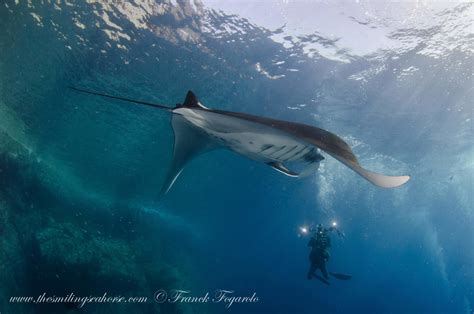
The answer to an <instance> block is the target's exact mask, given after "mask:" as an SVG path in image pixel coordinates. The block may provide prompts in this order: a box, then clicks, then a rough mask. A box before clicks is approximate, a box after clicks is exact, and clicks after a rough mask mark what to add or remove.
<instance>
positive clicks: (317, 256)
mask: <svg viewBox="0 0 474 314" xmlns="http://www.w3.org/2000/svg"><path fill="white" fill-rule="evenodd" d="M302 231H303V233H307V230H306V229H305V228H302ZM310 231H311V232H313V235H312V236H311V239H310V240H309V242H308V246H309V247H311V252H310V254H309V261H310V266H309V270H308V274H307V278H308V279H312V278H313V277H314V278H316V279H318V280H320V281H322V282H324V283H325V284H327V285H329V275H331V276H333V277H334V278H336V279H340V280H348V279H350V278H351V277H352V276H349V275H344V274H337V273H332V272H328V271H327V269H326V262H327V261H328V260H329V257H330V254H329V248H330V247H331V238H330V237H329V233H330V232H333V231H334V232H336V233H337V235H339V236H340V237H342V238H344V237H345V235H344V233H343V232H341V231H340V230H339V229H338V228H337V224H336V223H335V222H333V223H332V225H331V227H329V228H324V227H323V225H322V224H318V225H317V227H316V229H311V230H310ZM318 269H319V270H320V271H321V273H322V275H323V277H321V276H319V275H317V274H316V271H317V270H318Z"/></svg>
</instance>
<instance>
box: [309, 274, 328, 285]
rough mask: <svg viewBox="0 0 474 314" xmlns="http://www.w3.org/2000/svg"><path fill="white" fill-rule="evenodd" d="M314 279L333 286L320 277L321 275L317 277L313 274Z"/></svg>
mask: <svg viewBox="0 0 474 314" xmlns="http://www.w3.org/2000/svg"><path fill="white" fill-rule="evenodd" d="M313 277H314V278H316V279H318V280H319V281H322V282H323V283H325V284H326V285H328V286H330V285H331V284H330V283H329V281H327V280H326V279H324V278H323V277H321V276H319V275H316V274H313Z"/></svg>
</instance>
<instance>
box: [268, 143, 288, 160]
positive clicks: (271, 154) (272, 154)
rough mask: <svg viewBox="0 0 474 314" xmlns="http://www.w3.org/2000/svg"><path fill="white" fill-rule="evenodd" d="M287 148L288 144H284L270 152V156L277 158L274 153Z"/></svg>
mask: <svg viewBox="0 0 474 314" xmlns="http://www.w3.org/2000/svg"><path fill="white" fill-rule="evenodd" d="M285 148H286V145H283V146H282V147H280V148H279V149H277V150H276V151H274V152H272V153H270V154H269V155H268V156H270V157H273V158H276V157H275V156H274V155H275V154H276V153H278V152H280V151H282V150H284V149H285Z"/></svg>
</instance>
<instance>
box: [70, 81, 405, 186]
mask: <svg viewBox="0 0 474 314" xmlns="http://www.w3.org/2000/svg"><path fill="white" fill-rule="evenodd" d="M69 88H71V89H74V90H76V91H79V92H83V93H88V94H92V95H98V96H102V97H107V98H112V99H118V100H122V101H127V102H131V103H135V104H140V105H146V106H151V107H154V108H158V109H161V110H165V111H168V112H170V113H171V114H172V118H171V124H172V126H173V131H174V135H175V138H174V152H173V159H172V162H171V166H170V168H169V171H168V174H167V176H166V179H165V183H164V185H163V187H162V190H161V192H162V193H163V194H166V193H167V192H168V191H169V190H170V188H171V187H172V186H173V184H174V182H175V181H176V179H177V178H178V176H179V174H180V173H181V171H182V170H183V168H184V166H185V165H186V164H187V163H189V162H190V161H191V160H192V159H194V158H195V157H196V156H198V155H200V154H203V153H205V152H208V151H211V150H214V149H217V148H227V149H229V150H231V151H234V152H236V153H237V154H239V155H242V156H245V157H247V158H250V159H252V160H256V161H258V162H261V163H264V164H266V165H268V166H270V167H272V168H273V169H275V170H276V171H278V172H281V173H283V174H285V175H287V176H289V177H295V178H297V177H303V176H307V175H309V174H311V173H313V172H314V171H313V170H316V169H317V168H318V166H319V163H320V162H321V161H322V160H324V157H323V156H322V155H321V152H325V153H326V154H328V155H330V156H332V157H333V158H335V159H337V160H338V161H340V162H341V163H343V164H344V165H346V166H347V167H349V168H350V169H352V170H353V171H355V172H356V173H357V174H359V175H360V176H361V177H363V178H364V179H366V180H367V181H369V182H370V183H372V184H374V185H376V186H379V187H382V188H394V187H398V186H401V185H403V184H404V183H406V182H407V181H408V180H409V179H410V177H409V176H407V175H403V176H388V175H383V174H379V173H375V172H371V171H368V170H366V169H364V168H363V167H362V166H361V165H360V164H359V161H358V160H357V158H356V156H355V155H354V153H353V152H352V150H351V148H350V147H349V145H348V144H347V143H346V142H345V141H344V140H343V139H341V138H340V137H339V136H337V135H335V134H333V133H331V132H329V131H326V130H324V129H321V128H318V127H315V126H310V125H306V124H302V123H296V122H289V121H283V120H276V119H271V118H266V117H261V116H255V115H250V114H246V113H239V112H232V111H224V110H216V109H209V108H206V107H205V106H204V105H203V104H202V103H201V102H200V101H199V100H198V98H197V97H196V95H195V94H194V93H193V92H192V91H188V93H187V95H186V98H185V100H184V103H183V104H177V105H176V107H174V108H171V107H168V106H165V105H161V104H155V103H150V102H144V101H139V100H133V99H128V98H124V97H119V96H113V95H108V94H104V93H98V92H94V91H88V90H84V89H79V88H75V87H69ZM288 164H300V165H301V164H302V165H303V166H304V168H303V170H302V171H296V170H290V169H289V166H288Z"/></svg>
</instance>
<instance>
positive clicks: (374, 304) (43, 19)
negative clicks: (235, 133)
mask: <svg viewBox="0 0 474 314" xmlns="http://www.w3.org/2000/svg"><path fill="white" fill-rule="evenodd" d="M0 30H1V31H0V82H1V84H0V274H1V275H0V313H2V314H4V313H69V312H71V313H74V312H79V313H80V312H84V313H199V314H200V313H288V314H290V313H430V314H431V313H469V314H470V313H472V312H473V304H474V228H473V227H474V216H473V195H474V189H473V178H474V171H473V169H474V151H473V144H474V143H473V138H474V137H473V121H472V119H473V99H474V93H473V86H474V85H473V32H472V30H473V5H472V3H461V2H452V3H429V2H428V3H427V2H406V3H399V4H394V3H388V2H378V1H377V2H363V1H361V2H360V3H359V1H357V2H354V3H349V2H347V3H337V4H336V3H332V2H311V1H274V2H270V1H263V2H251V1H243V2H237V1H210V0H206V1H204V2H198V1H188V0H178V1H130V2H128V1H117V2H113V3H112V2H108V1H85V2H83V1H64V2H61V1H21V0H19V1H3V2H2V3H1V4H0ZM68 86H77V87H81V88H85V89H89V90H94V91H101V92H106V93H109V94H114V95H119V96H123V97H129V98H133V99H139V100H143V101H150V102H156V103H161V104H167V105H169V106H173V105H174V104H177V103H182V102H183V100H184V97H185V94H186V92H187V91H188V90H192V91H193V92H194V93H195V94H196V95H197V96H198V97H199V99H200V100H201V102H202V103H203V104H204V105H206V106H207V107H209V108H214V109H223V110H231V111H237V112H244V113H250V114H256V115H262V116H267V117H272V118H276V119H284V120H289V121H294V122H302V123H306V124H310V125H314V126H318V127H321V128H324V129H327V130H329V131H331V132H333V133H335V134H338V135H339V136H340V137H342V138H343V139H344V140H345V141H347V142H348V143H349V144H350V146H351V147H352V148H353V150H354V152H355V154H356V155H357V156H358V158H359V160H360V162H361V164H362V165H363V166H364V167H366V168H367V169H370V170H373V171H378V172H382V173H386V174H393V175H401V174H409V175H410V176H411V180H410V181H409V182H408V183H407V184H405V185H404V186H402V187H399V188H396V189H381V188H377V187H375V186H373V185H371V184H370V183H368V182H366V181H365V180H363V179H362V178H360V177H359V176H358V175H356V174H355V173H353V172H352V171H351V170H350V169H348V168H347V167H345V166H343V165H342V164H341V163H339V162H338V161H336V160H334V159H332V158H331V157H330V156H328V155H325V157H326V159H325V160H324V161H323V162H322V163H321V166H320V169H319V171H318V172H315V173H314V174H313V175H311V176H309V177H307V178H303V179H292V178H289V177H286V176H284V175H282V174H280V173H277V172H276V171H274V170H272V169H271V168H270V167H268V166H266V165H263V164H260V163H257V162H255V161H251V160H248V159H246V158H244V157H242V156H239V155H236V154H234V153H232V152H230V151H227V150H218V151H213V152H210V153H207V154H204V155H202V156H199V157H198V158H196V159H195V160H193V161H192V162H191V163H190V164H189V165H188V166H187V167H186V168H185V169H184V171H183V172H182V174H181V175H180V177H179V178H178V180H177V181H176V183H175V185H174V186H173V188H172V189H171V190H170V192H169V193H168V194H167V195H165V196H164V197H161V196H160V195H159V191H160V189H161V186H162V184H163V180H164V178H165V175H166V172H167V169H168V166H169V164H170V162H171V158H172V152H173V141H174V136H173V130H172V128H171V123H170V115H169V114H168V113H166V112H163V111H160V110H155V109H153V108H148V107H142V106H135V105H131V104H129V103H125V102H121V101H114V100H110V99H104V98H101V97H95V96H91V95H85V94H82V93H77V92H74V91H72V90H70V89H68V88H67V87H68ZM332 221H337V222H338V224H339V226H340V228H341V230H342V231H344V233H345V235H346V237H345V238H340V237H337V236H335V235H333V237H332V244H333V247H332V249H331V258H330V260H329V262H328V268H329V270H331V271H335V272H342V273H347V274H350V275H352V276H353V278H352V279H351V280H349V281H337V280H335V279H331V280H330V282H331V285H330V286H326V285H324V284H323V283H321V282H319V281H317V280H307V279H306V272H307V269H308V263H309V262H308V247H307V241H308V237H307V236H305V235H302V234H301V232H300V229H299V228H300V227H302V226H310V225H312V224H313V225H314V224H317V223H323V224H325V225H328V224H330V223H331V222H332ZM176 289H179V290H186V291H188V292H189V293H188V294H187V295H188V296H196V297H198V296H204V295H205V294H206V293H209V295H210V300H208V301H202V300H201V302H199V301H197V300H187V301H186V302H185V301H179V302H171V301H168V300H165V301H164V302H162V303H161V302H157V301H160V300H157V296H160V292H159V291H166V292H167V293H168V294H169V295H172V293H173V292H174V291H175V290H176ZM219 289H221V290H226V291H233V292H228V295H229V296H233V297H250V296H252V295H254V296H255V298H253V301H252V302H250V301H249V302H244V301H242V300H243V299H238V298H237V299H235V302H234V303H232V304H230V303H229V302H230V299H227V300H226V301H227V302H224V301H222V302H213V301H212V298H213V297H215V293H216V290H219ZM157 292H158V293H157ZM71 293H73V294H74V295H75V296H79V297H86V296H102V295H103V294H104V293H106V294H107V295H108V296H124V297H126V298H128V297H131V296H133V297H146V298H147V299H146V302H142V303H138V302H125V303H123V302H122V303H113V302H93V301H91V302H88V303H87V304H83V306H82V305H81V304H80V302H77V300H76V301H73V302H59V301H58V302H53V301H50V302H46V301H44V300H43V301H37V302H36V303H34V302H32V301H27V300H26V299H22V300H19V299H12V297H29V296H31V297H34V298H37V297H38V296H40V295H43V294H45V296H48V297H62V296H67V295H69V294H71ZM158 299H159V298H158ZM35 300H36V299H35Z"/></svg>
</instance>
